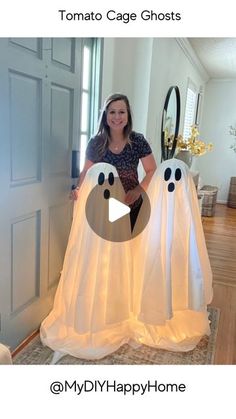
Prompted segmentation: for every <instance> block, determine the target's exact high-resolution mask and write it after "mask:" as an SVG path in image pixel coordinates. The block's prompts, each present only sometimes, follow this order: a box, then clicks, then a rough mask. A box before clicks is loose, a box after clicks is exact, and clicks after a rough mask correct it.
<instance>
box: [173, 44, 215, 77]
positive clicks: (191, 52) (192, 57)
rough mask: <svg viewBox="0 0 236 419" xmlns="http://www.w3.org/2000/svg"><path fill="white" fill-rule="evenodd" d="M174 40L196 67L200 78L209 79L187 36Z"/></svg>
mask: <svg viewBox="0 0 236 419" xmlns="http://www.w3.org/2000/svg"><path fill="white" fill-rule="evenodd" d="M175 40H176V42H177V43H178V44H179V46H180V48H181V49H182V50H183V52H184V54H185V55H186V57H187V58H188V59H189V61H190V62H191V64H192V65H193V66H194V68H196V70H197V71H198V73H199V74H200V76H201V77H202V79H203V80H204V81H205V82H207V81H208V80H209V78H210V77H209V74H208V73H207V71H206V70H205V68H204V67H203V65H202V63H201V61H200V60H199V58H198V56H197V54H196V53H195V51H194V49H193V47H192V46H191V44H190V42H189V41H188V39H187V38H175Z"/></svg>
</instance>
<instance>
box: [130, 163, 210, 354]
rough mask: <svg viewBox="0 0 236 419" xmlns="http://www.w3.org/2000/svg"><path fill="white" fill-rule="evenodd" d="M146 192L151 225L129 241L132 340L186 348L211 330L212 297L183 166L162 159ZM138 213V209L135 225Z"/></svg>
mask: <svg viewBox="0 0 236 419" xmlns="http://www.w3.org/2000/svg"><path fill="white" fill-rule="evenodd" d="M148 196H149V199H150V204H151V216H150V219H149V223H148V225H147V226H146V228H145V230H144V231H143V232H142V233H141V234H140V235H139V236H138V237H137V238H135V239H134V240H133V260H134V279H133V284H134V307H133V312H134V316H135V317H136V321H137V325H136V327H134V328H133V330H134V338H135V339H136V340H137V341H139V342H141V343H145V344H147V345H151V346H157V347H161V348H165V349H170V350H182V351H187V350H190V349H193V348H194V347H195V346H196V344H197V343H198V341H199V340H200V339H201V337H202V336H203V335H205V334H209V333H210V329H209V321H208V312H207V304H209V303H210V302H211V299H212V272H211V267H210V263H209V258H208V253H207V249H206V244H205V238H204V233H203V228H202V221H201V215H200V211H199V206H198V199H197V194H196V188H195V185H194V182H193V179H192V176H191V174H190V171H189V169H188V167H187V165H186V164H185V163H183V162H182V161H180V160H178V159H170V160H166V161H164V162H163V163H162V164H161V165H160V166H159V168H158V170H157V171H156V172H155V174H154V175H153V178H152V180H151V183H150V185H149V188H148ZM142 216H143V215H142V208H141V210H140V213H139V216H138V220H137V225H136V228H138V223H139V222H140V220H141V218H142Z"/></svg>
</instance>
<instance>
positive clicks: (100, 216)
mask: <svg viewBox="0 0 236 419" xmlns="http://www.w3.org/2000/svg"><path fill="white" fill-rule="evenodd" d="M101 173H103V174H104V178H105V180H104V182H103V184H102V185H99V184H98V181H99V182H100V180H99V179H100V178H101V176H100V178H99V175H100V174H101ZM110 173H113V175H114V184H113V185H111V184H109V182H108V178H109V174H110ZM100 183H101V182H100ZM94 187H96V189H95V193H97V202H99V207H97V208H96V207H94V208H91V211H92V212H93V214H94V217H95V218H96V221H97V223H99V222H100V223H101V230H103V229H106V228H110V229H119V230H123V229H124V230H125V231H128V232H130V221H129V215H127V216H124V217H122V218H121V219H120V220H119V221H117V222H115V223H109V224H108V221H107V220H108V215H107V211H108V200H106V199H104V190H105V189H108V190H110V192H111V196H113V197H115V198H117V199H119V200H120V201H122V200H123V202H124V197H125V192H124V190H123V187H122V184H121V182H120V180H119V177H118V174H117V171H116V169H115V168H114V167H113V166H112V165H110V164H107V163H97V164H95V165H93V166H92V167H91V168H90V169H89V170H88V172H87V174H86V177H85V179H84V182H83V184H82V186H81V189H80V192H79V197H78V200H77V202H76V203H75V208H74V217H73V223H72V227H71V232H70V236H69V241H68V246H67V250H66V255H65V260H64V265H63V270H62V275H61V279H60V283H59V286H58V289H57V292H56V297H55V301H54V307H53V310H52V312H51V313H50V314H49V316H48V317H47V318H46V319H45V320H44V321H43V323H42V326H41V340H42V342H43V343H44V344H45V345H47V346H49V347H51V348H52V349H53V350H55V351H60V352H61V353H68V354H71V355H74V356H77V357H81V358H88V359H96V358H102V357H104V356H105V355H107V354H109V353H111V352H113V351H115V350H116V349H117V348H119V346H121V345H122V344H123V343H125V342H127V341H128V340H129V336H130V332H129V319H130V302H131V299H132V298H131V294H130V292H131V287H130V283H131V273H132V256H131V247H130V241H125V242H121V243H119V242H118V243H114V242H111V241H108V240H104V239H102V238H100V237H99V236H98V235H97V234H95V233H94V232H93V230H92V229H91V228H90V226H89V224H88V222H87V219H86V216H85V206H86V201H87V198H88V196H89V194H90V192H91V191H92V189H93V188H94ZM95 202H96V200H95ZM98 208H99V209H98ZM104 214H105V215H104Z"/></svg>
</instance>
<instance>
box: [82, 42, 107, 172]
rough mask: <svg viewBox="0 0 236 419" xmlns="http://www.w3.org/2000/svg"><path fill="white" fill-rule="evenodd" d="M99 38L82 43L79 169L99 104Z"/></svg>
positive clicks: (95, 124)
mask: <svg viewBox="0 0 236 419" xmlns="http://www.w3.org/2000/svg"><path fill="white" fill-rule="evenodd" d="M101 47H102V45H101V40H99V39H85V40H84V42H83V45H82V63H83V64H82V78H81V112H80V162H79V170H80V171H81V170H82V168H83V166H84V162H85V151H86V147H87V143H88V140H89V138H90V136H91V135H92V134H93V133H94V132H95V130H96V127H97V122H98V112H99V105H100V73H101Z"/></svg>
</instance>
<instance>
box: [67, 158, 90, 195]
mask: <svg viewBox="0 0 236 419" xmlns="http://www.w3.org/2000/svg"><path fill="white" fill-rule="evenodd" d="M93 164H94V163H93V162H92V161H91V160H85V163H84V167H83V170H82V172H81V173H80V176H79V181H78V183H77V186H76V188H75V189H73V190H72V191H71V198H72V199H74V200H76V199H77V198H78V193H79V188H80V186H81V185H82V183H83V181H84V178H85V175H86V173H87V171H88V169H89V168H90V167H91V166H93Z"/></svg>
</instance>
